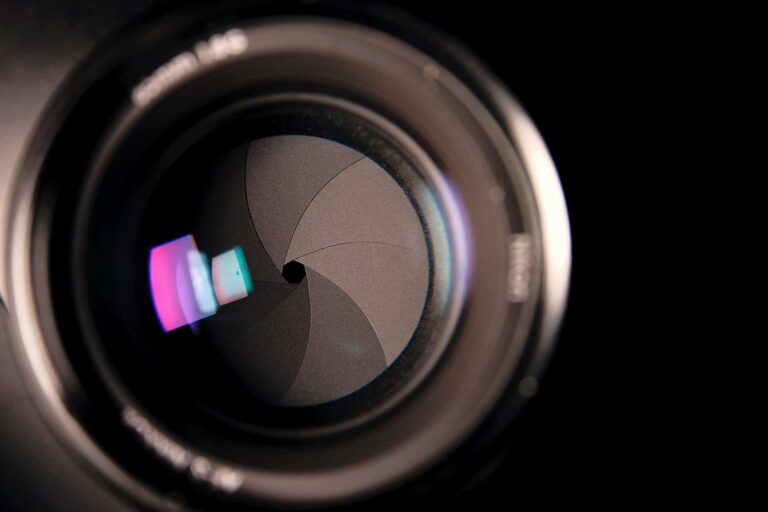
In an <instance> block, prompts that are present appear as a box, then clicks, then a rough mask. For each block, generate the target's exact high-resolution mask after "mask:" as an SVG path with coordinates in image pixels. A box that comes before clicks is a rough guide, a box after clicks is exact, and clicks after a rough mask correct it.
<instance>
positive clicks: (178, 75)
mask: <svg viewBox="0 0 768 512" xmlns="http://www.w3.org/2000/svg"><path fill="white" fill-rule="evenodd" d="M246 48H248V37H247V36H246V35H245V32H243V31H242V30H240V29H238V28H233V29H232V30H228V31H227V32H225V33H224V34H214V35H213V36H211V37H210V38H208V39H207V40H205V41H200V42H198V43H197V44H195V48H194V51H185V52H182V53H180V54H178V55H177V56H175V57H174V58H172V59H171V60H169V61H168V62H166V63H165V64H163V65H162V66H160V67H159V68H157V69H156V70H155V71H154V72H153V73H152V74H151V75H149V76H148V77H147V78H145V79H144V80H142V81H141V83H140V84H139V85H138V86H136V87H135V88H134V89H133V91H132V92H131V99H132V100H133V104H134V105H136V106H137V107H143V106H145V105H147V104H149V103H150V102H151V101H152V100H154V99H155V98H157V97H158V96H160V95H161V94H163V93H164V92H165V91H166V90H168V89H169V88H170V87H171V86H172V85H174V84H176V83H178V82H180V81H181V80H183V79H184V78H185V77H187V76H189V75H191V74H192V73H194V72H195V71H196V70H197V69H199V68H200V67H203V66H208V65H210V64H214V63H216V62H219V61H222V60H225V59H227V58H229V57H233V56H235V55H240V54H241V53H243V52H244V51H245V50H246Z"/></svg>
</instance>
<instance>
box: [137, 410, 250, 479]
mask: <svg viewBox="0 0 768 512" xmlns="http://www.w3.org/2000/svg"><path fill="white" fill-rule="evenodd" d="M123 423H125V425H126V426H128V427H129V428H130V429H131V430H133V431H134V432H136V434H137V435H138V436H139V438H140V439H141V440H142V441H143V442H144V444H146V445H147V446H148V447H149V448H150V449H151V450H152V451H154V452H155V453H156V454H157V455H158V456H159V457H160V458H162V459H164V460H165V461H167V462H168V463H169V464H170V465H171V466H173V467H174V468H176V470H178V471H182V472H188V474H189V475H190V476H191V477H192V478H193V479H194V480H197V481H200V482H205V483H207V484H209V485H210V486H211V487H213V488H214V489H217V490H219V491H222V492H226V493H233V492H235V491H237V490H238V489H239V488H240V486H242V485H243V480H244V477H243V474H242V473H241V472H240V471H238V470H236V469H234V468H231V467H228V466H224V465H221V464H216V463H214V462H212V461H211V460H209V459H208V458H206V457H203V456H202V455H197V454H195V453H194V452H192V451H191V450H188V449H186V448H184V447H183V446H181V445H180V444H178V443H176V442H175V441H173V440H172V439H170V438H169V437H168V436H166V435H165V434H163V433H162V432H160V431H159V430H158V429H157V428H155V427H154V426H153V425H152V423H150V422H149V420H148V419H147V418H145V417H144V416H142V415H141V414H140V413H139V412H138V411H137V410H136V409H134V408H132V407H126V408H125V409H123Z"/></svg>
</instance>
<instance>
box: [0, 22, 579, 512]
mask: <svg viewBox="0 0 768 512" xmlns="http://www.w3.org/2000/svg"><path fill="white" fill-rule="evenodd" d="M210 9H211V12H210V13H208V14H206V13H205V12H204V11H205V10H204V9H201V10H200V12H198V13H197V14H196V16H192V17H173V16H171V17H170V18H160V19H158V20H155V21H153V22H152V23H154V24H152V23H149V22H147V23H149V25H147V23H145V24H144V25H143V26H142V27H141V30H135V31H127V32H126V34H124V35H123V36H121V38H118V39H117V40H116V41H114V42H113V43H112V45H111V46H110V47H109V48H108V49H107V50H105V51H104V52H102V53H101V54H97V55H94V56H93V57H92V58H91V59H90V60H89V61H88V62H87V63H85V64H84V65H83V67H82V69H81V70H80V72H79V73H77V74H76V75H75V76H74V77H72V79H71V80H70V82H69V83H68V84H65V86H64V87H63V88H62V92H61V94H60V101H58V102H54V104H55V105H56V107H55V108H54V109H53V110H52V111H51V112H50V115H49V117H48V118H47V124H46V129H45V130H43V131H42V132H41V133H40V135H39V140H38V141H37V144H36V145H35V146H34V148H35V150H34V152H31V153H30V155H29V156H28V158H27V160H26V170H25V176H27V179H26V180H25V181H23V182H21V183H20V185H19V191H18V193H19V197H20V200H19V202H18V205H17V209H18V212H17V215H15V216H14V222H13V226H12V228H13V231H12V232H13V234H14V247H15V249H14V251H13V253H12V255H11V256H12V257H11V260H12V268H13V269H14V273H13V276H12V277H11V280H10V281H11V287H10V288H11V299H12V300H11V301H10V305H11V306H12V309H13V311H14V312H15V317H16V318H23V319H24V321H23V323H20V325H21V327H20V328H19V331H20V332H22V333H23V335H22V336H19V346H20V350H19V353H20V354H21V355H22V358H21V360H22V362H23V364H27V365H28V366H29V369H30V371H29V374H30V375H32V376H33V378H32V379H31V381H30V386H31V388H32V389H34V390H36V391H35V392H36V393H38V394H39V395H40V397H41V398H40V401H41V403H44V404H47V405H46V407H47V409H46V410H47V411H48V412H47V413H46V414H48V416H49V419H50V423H51V424H52V425H54V426H56V427H57V429H58V432H59V434H60V437H61V438H62V439H64V441H65V442H66V443H67V444H68V445H69V446H70V447H72V448H73V450H75V451H76V452H77V453H78V454H80V455H82V459H83V460H85V461H86V462H87V463H88V464H90V466H91V467H92V468H93V469H94V470H95V471H96V472H97V473H99V474H100V475H102V476H105V477H106V478H107V479H108V480H109V481H111V482H112V483H113V484H115V486H116V487H117V488H119V489H121V490H123V491H124V492H125V493H126V494H128V495H129V496H131V497H132V498H134V499H137V500H139V501H140V502H142V503H144V504H150V505H152V506H158V507H161V508H162V507H163V506H165V504H167V502H169V501H170V502H173V503H179V502H182V504H183V505H188V506H190V507H193V508H203V509H205V508H212V509H221V508H222V507H230V506H231V507H233V508H237V507H240V506H248V507H250V506H253V505H262V506H263V505H267V506H274V507H295V506H320V505H337V504H341V503H346V502H349V501H351V500H356V499H358V500H359V499H363V498H368V497H371V496H376V495H381V494H382V493H385V492H386V491H388V490H389V491H391V492H393V493H395V494H397V493H401V494H402V495H406V494H408V493H411V492H417V489H418V488H420V485H421V484H423V483H424V482H430V485H432V484H434V483H435V482H436V481H443V480H445V481H446V482H453V481H459V480H461V479H462V476H461V474H460V473H461V472H460V471H459V470H451V471H447V470H445V468H457V467H458V466H460V465H459V464H451V463H449V462H447V461H450V460H458V459H459V458H461V460H462V461H464V463H463V465H465V466H466V467H470V466H471V464H470V463H468V462H466V461H468V460H473V458H476V457H478V455H477V454H478V453H480V447H486V448H487V447H488V446H490V444H491V443H493V442H495V440H496V439H497V438H498V437H499V433H500V432H502V431H503V430H504V428H505V427H506V425H507V424H508V422H509V420H510V418H511V417H512V416H514V413H515V412H516V411H517V410H518V409H519V408H520V407H521V406H522V404H523V403H524V402H525V400H526V399H527V398H529V397H530V395H531V393H530V389H532V388H535V385H536V382H537V381H536V379H537V378H538V374H539V372H540V370H541V368H542V366H543V364H544V362H545V361H546V358H547V354H548V353H549V349H550V347H551V341H552V339H553V336H554V333H555V331H556V328H557V324H558V322H559V318H560V315H561V313H562V305H563V301H564V297H565V291H566V288H567V274H568V265H569V250H570V249H569V245H568V243H569V242H568V226H567V218H566V214H565V208H564V204H563V202H562V197H561V196H560V195H559V188H558V185H557V178H556V174H555V171H554V168H553V167H552V164H551V161H550V160H549V158H548V156H547V153H546V149H545V147H544V145H543V143H542V142H541V140H540V138H539V137H538V134H537V133H536V131H535V129H534V128H533V126H532V124H531V123H530V121H529V120H528V118H527V117H526V116H525V115H524V114H523V113H522V111H521V110H520V109H519V107H518V106H517V104H516V103H515V102H514V100H513V99H512V98H511V97H510V96H509V95H508V93H507V92H506V91H505V90H504V89H503V88H502V87H501V86H500V85H499V84H498V83H497V82H496V80H495V79H494V78H493V77H492V75H490V73H488V72H487V71H486V70H485V69H484V68H483V67H482V66H481V65H480V64H478V63H477V61H476V60H475V59H474V57H472V56H471V55H469V54H468V53H466V52H465V51H464V50H462V49H461V48H460V47H458V46H455V45H453V43H450V42H449V41H448V40H447V39H446V38H445V37H443V36H440V35H437V36H436V35H435V34H436V33H435V32H434V31H433V30H432V29H428V28H424V27H422V26H421V25H419V24H417V23H412V22H410V21H402V20H400V21H395V20H394V19H392V18H390V17H387V16H385V15H382V21H381V25H377V24H375V23H373V21H371V22H370V23H371V24H363V23H362V22H361V21H360V17H359V16H354V15H351V14H350V13H349V12H346V13H343V12H335V13H329V12H326V11H323V8H322V7H318V8H317V10H316V11H312V13H313V14H311V15H310V14H307V15H304V16H293V15H287V14H281V15H279V16H278V15H277V14H275V15H274V16H269V15H266V14H264V13H258V14H257V13H252V12H250V11H247V10H246V11H242V12H241V11H238V15H237V16H233V15H232V13H231V12H227V15H223V14H222V11H220V10H218V9H219V8H218V7H217V8H214V7H211V8H210ZM221 9H223V7H222V8H221ZM366 19H368V18H366ZM366 23H367V22H366ZM33 153H34V154H33ZM50 383H55V384H50ZM49 384H50V385H49ZM446 485H452V484H451V483H446Z"/></svg>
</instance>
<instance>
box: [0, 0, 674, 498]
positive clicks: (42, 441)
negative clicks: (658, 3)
mask: <svg viewBox="0 0 768 512" xmlns="http://www.w3.org/2000/svg"><path fill="white" fill-rule="evenodd" d="M149 3H150V2H146V1H143V2H139V1H113V2H103V1H102V2H92V1H86V0H82V1H75V0H26V1H13V0H0V14H1V16H0V201H3V200H7V193H8V185H7V181H6V179H7V176H8V175H9V173H10V171H11V169H13V168H14V166H15V165H16V160H17V158H18V155H19V153H20V151H21V149H22V146H23V144H24V142H25V140H26V137H27V136H28V135H29V130H30V129H31V127H32V125H33V123H34V122H35V121H36V119H37V116H38V115H39V113H40V111H41V109H42V108H43V107H44V104H45V102H46V101H47V100H48V97H49V95H50V94H51V93H52V91H53V90H54V89H55V87H56V86H57V84H58V83H59V82H60V81H61V80H62V78H63V77H64V76H65V74H66V73H67V72H68V71H69V70H70V68H71V66H72V65H73V64H75V63H77V62H78V61H79V60H80V59H82V58H83V57H84V55H85V53H86V52H87V51H88V50H89V49H90V48H91V47H92V46H93V45H94V44H95V43H96V41H98V40H99V39H101V38H102V37H104V36H106V35H108V34H109V33H110V31H112V30H114V29H115V28H116V27H118V26H119V25H121V24H123V23H124V22H125V21H126V20H129V19H131V18H133V17H134V16H136V15H138V14H140V13H141V12H143V11H145V9H146V7H145V4H149ZM391 3H394V4H402V5H403V6H404V7H405V8H406V9H407V10H409V11H410V12H412V13H414V14H416V15H417V16H419V17H421V18H422V19H424V20H426V21H429V22H431V23H433V24H435V25H437V26H438V27H440V28H442V29H443V30H444V31H446V32H449V33H451V34H452V35H453V36H454V37H456V38H458V39H459V40H461V41H463V42H464V43H465V44H466V45H467V46H469V47H470V48H471V49H472V50H473V51H474V52H475V53H476V54H478V55H479V56H480V57H481V59H483V60H484V61H485V62H486V63H487V64H488V65H489V66H490V67H491V68H492V69H493V70H494V71H495V73H496V74H498V75H499V76H500V77H501V78H502V79H503V80H504V81H505V82H506V83H507V84H508V85H509V87H510V89H511V90H512V91H513V93H514V94H515V95H516V96H517V97H518V99H519V100H520V102H521V103H522V104H523V106H524V107H525V108H526V109H527V110H528V112H529V114H530V115H531V117H532V118H533V120H534V122H535V123H536V124H537V126H538V128H539V129H540V131H541V133H542V135H543V137H544V139H545V141H546V142H547V144H548V146H549V148H550V150H551V153H552V155H553V157H554V160H555V163H556V165H557V167H558V170H559V172H560V177H561V180H562V184H563V188H564V190H565V195H566V200H567V203H568V208H569V212H570V217H571V227H572V237H573V277H572V292H571V296H570V300H569V307H568V312H567V316H566V319H565V323H564V326H563V331H562V336H561V338H560V342H559V345H558V347H557V349H556V351H555V353H554V356H553V359H552V361H551V364H550V367H549V369H548V371H547V372H546V375H545V378H544V380H543V382H542V385H541V388H540V391H539V394H538V396H537V397H536V398H535V399H534V400H533V401H532V402H531V403H530V405H529V406H528V407H527V408H526V409H525V410H524V411H523V413H522V415H521V416H520V417H519V418H518V420H517V421H516V422H515V423H514V426H513V427H512V430H511V432H510V433H509V439H510V441H511V448H510V453H509V455H508V456H507V457H506V458H505V460H504V462H502V463H501V465H500V466H499V467H497V468H495V471H493V473H492V474H491V476H490V477H488V479H487V480H486V481H485V482H484V483H483V484H481V485H480V486H478V487H477V488H476V489H475V490H473V491H471V492H470V493H469V494H467V495H466V497H465V498H463V499H462V501H466V504H470V503H473V504H474V503H477V501H478V500H479V501H486V500H491V499H493V500H494V501H493V502H494V503H495V504H497V505H500V506H505V505H513V504H515V503H519V502H520V501H522V502H527V501H530V502H535V503H540V504H543V503H547V502H558V503H562V500H566V502H567V501H570V500H574V502H579V503H585V502H586V503H598V502H605V503H607V504H611V503H614V502H615V500H621V502H626V501H630V502H633V503H634V502H637V501H639V500H652V499H653V496H656V495H657V494H661V493H666V491H667V490H669V489H670V488H671V487H673V486H674V485H676V483H675V482H676V481H677V475H676V471H677V470H678V468H679V462H678V460H679V459H680V458H682V457H683V454H681V450H682V448H681V446H680V444H675V441H680V443H682V442H683V441H682V437H681V436H682V433H680V432H678V431H676V429H675V425H674V422H673V420H672V419H671V418H670V416H669V415H668V411H667V410H665V408H664V407H662V406H661V405H660V400H659V395H660V394H663V393H669V392H670V391H669V390H668V389H667V390H665V388H666V387H667V384H668V383H666V382H664V377H663V376H662V375H663V373H662V371H661V370H660V369H659V368H660V367H663V365H664V357H665V356H664V354H665V352H666V350H667V349H666V347H665V344H666V343H667V341H668V340H669V338H670V337H672V336H673V333H672V331H673V329H674V328H671V327H670V328H668V329H666V330H663V331H662V332H661V333H660V332H659V331H658V330H654V335H651V334H650V332H649V331H650V329H649V327H648V324H649V323H650V319H651V318H652V317H653V316H654V315H658V314H659V311H658V305H657V304H655V303H654V302H653V301H654V293H655V291H656V290H658V287H657V286H658V283H656V282H654V277H655V276H654V275H653V272H652V271H649V269H648V266H647V265H648V264H649V262H646V257H647V258H648V259H649V260H650V259H653V258H654V257H655V254H654V252H653V250H652V248H653V245H654V243H656V242H657V240H656V239H655V237H654V230H655V229H656V227H657V223H658V218H659V213H658V208H659V203H660V202H662V201H663V200H664V198H663V196H664V192H663V188H664V187H663V183H664V182H665V179H666V177H665V175H664V171H663V166H662V165H661V164H660V161H661V160H662V159H663V156H664V154H665V149H664V142H663V141H662V140H660V138H659V136H658V132H656V131H654V128H656V127H659V126H664V127H666V128H668V124H669V123H670V122H672V121H670V120H669V118H668V117H667V116H666V115H665V109H664V106H662V104H661V103H659V102H658V101H657V98H658V97H659V95H667V94H673V95H674V94H676V93H677V92H679V91H676V89H675V87H676V85H675V83H674V81H672V80H671V79H670V78H669V71H670V70H671V69H673V68H675V67H677V66H681V65H685V62H684V60H678V59H676V58H675V57H676V55H677V52H679V49H678V47H677V46H674V45H672V44H667V43H670V42H671V41H670V38H669V33H670V30H671V29H674V28H675V27H674V22H672V21H669V18H668V17H666V16H665V15H664V12H661V11H656V12H650V13H649V12H645V11H643V10H642V9H640V8H638V9H636V10H632V9H627V10H626V11H622V12H618V11H615V10H605V9H600V10H598V9H594V10H590V9H587V8H584V7H578V8H574V7H570V8H562V7H560V6H557V5H556V4H551V5H546V6H542V7H541V8H536V9H532V8H529V7H526V6H522V5H516V4H514V3H509V4H508V3H499V2H468V3H453V2H441V3H439V4H433V5H429V3H421V2H420V3H416V2H391ZM411 4H414V5H411ZM670 24H672V26H670ZM659 183H661V184H662V185H661V186H660V185H658V184H659ZM649 184H654V186H653V187H649ZM649 188H652V189H661V190H659V192H660V194H659V195H658V196H657V195H650V194H648V190H649ZM1 314H3V312H2V310H1V308H0V315H1ZM1 318H2V317H1V316H0V320H1ZM0 327H2V326H1V325H0ZM660 439H663V440H664V441H665V443H664V445H663V447H662V444H661V443H660ZM670 440H671V441H673V443H672V446H670V445H668V444H667V443H666V442H667V441H670ZM67 457H68V456H67V455H65V454H64V453H63V452H62V451H61V449H60V448H59V447H58V445H57V444H56V443H55V442H54V441H53V439H52V438H51V437H50V435H49V434H48V432H47V430H45V428H44V427H43V425H42V424H41V423H40V421H39V420H38V419H37V416H36V413H35V412H34V410H33V409H32V406H31V405H30V404H29V402H28V399H27V396H26V394H25V392H24V390H23V388H22V387H21V384H20V381H19V378H18V375H17V373H16V370H15V368H14V366H13V363H12V361H11V358H10V353H9V347H8V346H7V343H6V341H5V340H4V339H3V337H2V334H0V510H3V511H5V510H9V511H11V510H69V509H77V510H94V511H96V510H119V509H120V506H119V505H118V504H117V503H116V502H115V501H114V500H113V499H112V498H110V497H109V496H108V495H107V494H106V493H105V492H104V491H102V490H101V488H97V487H95V486H93V485H92V483H91V482H90V481H89V479H88V477H87V476H85V475H84V474H83V473H82V472H81V471H80V469H79V468H78V467H76V466H72V465H71V464H69V463H68V458H67ZM79 495H80V496H82V495H87V496H88V498H87V499H85V498H82V499H81V498H77V496H79ZM499 499H501V500H502V501H499ZM68 500H69V501H68ZM616 503H618V502H616ZM74 504H76V506H75V505H74Z"/></svg>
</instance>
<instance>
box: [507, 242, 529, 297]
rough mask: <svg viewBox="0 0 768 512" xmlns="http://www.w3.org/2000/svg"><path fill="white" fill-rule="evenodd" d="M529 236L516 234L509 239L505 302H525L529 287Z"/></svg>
mask: <svg viewBox="0 0 768 512" xmlns="http://www.w3.org/2000/svg"><path fill="white" fill-rule="evenodd" d="M531 246H532V242H531V235H529V234H528V233H517V234H514V235H512V236H510V237H509V246H508V247H509V248H508V251H509V255H508V268H507V300H508V301H509V302H525V300H527V299H528V295H529V293H530V287H531V264H532V260H531Z"/></svg>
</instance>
